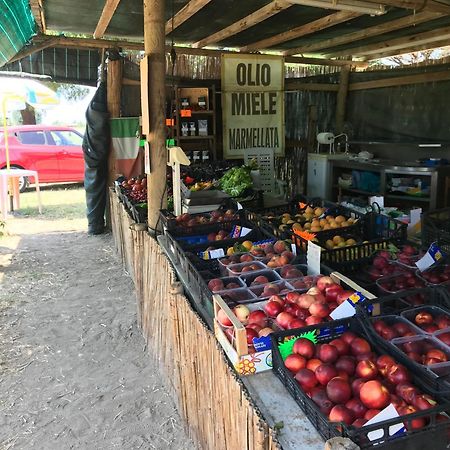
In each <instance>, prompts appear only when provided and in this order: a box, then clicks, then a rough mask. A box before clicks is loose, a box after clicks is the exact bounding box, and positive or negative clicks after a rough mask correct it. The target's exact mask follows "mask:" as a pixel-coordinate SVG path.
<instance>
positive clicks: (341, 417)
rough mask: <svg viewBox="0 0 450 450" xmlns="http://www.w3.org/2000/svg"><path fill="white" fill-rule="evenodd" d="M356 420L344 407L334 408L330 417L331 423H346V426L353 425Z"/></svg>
mask: <svg viewBox="0 0 450 450" xmlns="http://www.w3.org/2000/svg"><path fill="white" fill-rule="evenodd" d="M354 419H355V418H354V416H353V412H352V411H350V410H349V409H348V408H346V407H345V406H343V405H336V406H333V408H332V409H331V411H330V415H329V416H328V420H329V421H330V422H344V423H345V424H346V425H351V424H352V422H353V421H354Z"/></svg>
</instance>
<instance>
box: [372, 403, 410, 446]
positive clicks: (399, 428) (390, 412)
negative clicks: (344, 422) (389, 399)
mask: <svg viewBox="0 0 450 450" xmlns="http://www.w3.org/2000/svg"><path fill="white" fill-rule="evenodd" d="M397 417H400V415H399V414H398V412H397V410H396V409H395V407H394V405H393V404H392V403H391V404H390V405H388V406H386V408H384V409H383V410H382V411H380V412H379V413H378V414H377V415H376V416H374V417H372V418H371V419H370V420H368V421H367V422H366V423H365V424H364V425H365V426H366V425H373V424H374V423H378V422H383V421H384V420H389V419H395V418H397ZM405 431H406V429H405V425H404V424H403V422H400V423H396V424H395V425H391V426H390V427H389V436H393V435H394V434H397V433H398V434H401V433H404V432H405ZM383 436H384V431H383V429H379V430H373V431H371V432H370V433H367V437H368V438H369V440H371V441H374V440H375V439H380V438H382V437H383Z"/></svg>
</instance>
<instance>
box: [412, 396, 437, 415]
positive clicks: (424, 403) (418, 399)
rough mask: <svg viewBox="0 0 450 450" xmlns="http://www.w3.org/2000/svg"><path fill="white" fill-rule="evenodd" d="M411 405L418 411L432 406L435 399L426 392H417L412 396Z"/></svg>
mask: <svg viewBox="0 0 450 450" xmlns="http://www.w3.org/2000/svg"><path fill="white" fill-rule="evenodd" d="M413 405H414V407H415V408H417V409H418V410H419V411H425V410H426V409H431V408H434V407H435V406H436V405H437V402H436V400H435V399H434V398H433V397H431V395H428V394H419V395H415V396H414V400H413Z"/></svg>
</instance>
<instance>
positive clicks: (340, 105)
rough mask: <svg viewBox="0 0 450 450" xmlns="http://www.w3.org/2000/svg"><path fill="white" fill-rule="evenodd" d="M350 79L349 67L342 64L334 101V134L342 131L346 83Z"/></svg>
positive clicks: (346, 91) (346, 90)
mask: <svg viewBox="0 0 450 450" xmlns="http://www.w3.org/2000/svg"><path fill="white" fill-rule="evenodd" d="M349 79H350V67H348V66H343V67H342V69H341V75H340V80H339V89H338V92H337V101H336V130H335V131H336V134H337V133H342V131H343V128H344V121H345V106H346V103H347V93H348V83H349Z"/></svg>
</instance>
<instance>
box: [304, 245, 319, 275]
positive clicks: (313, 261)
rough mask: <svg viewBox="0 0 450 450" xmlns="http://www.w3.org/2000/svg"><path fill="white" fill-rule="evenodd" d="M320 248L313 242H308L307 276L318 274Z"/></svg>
mask: <svg viewBox="0 0 450 450" xmlns="http://www.w3.org/2000/svg"><path fill="white" fill-rule="evenodd" d="M321 252H322V249H321V247H319V246H318V245H317V244H314V242H311V241H308V250H307V252H306V262H307V264H308V275H319V274H320V254H321Z"/></svg>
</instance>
